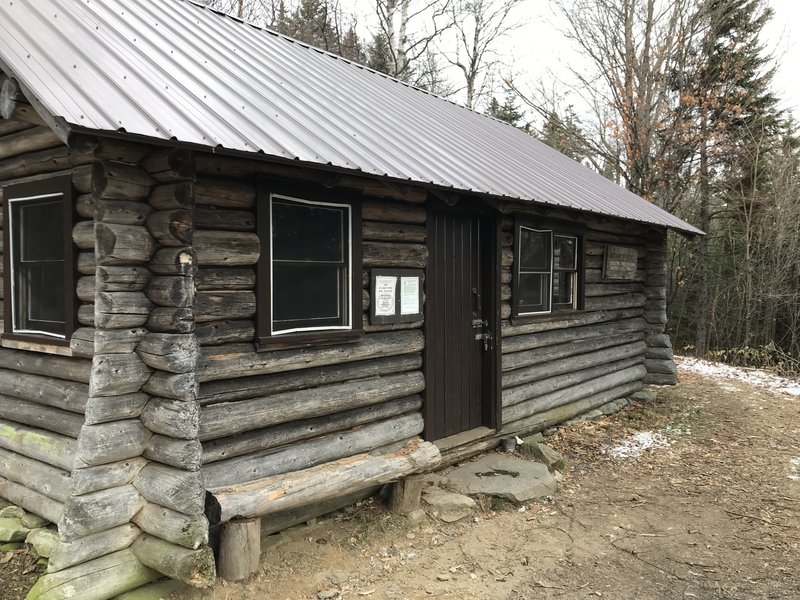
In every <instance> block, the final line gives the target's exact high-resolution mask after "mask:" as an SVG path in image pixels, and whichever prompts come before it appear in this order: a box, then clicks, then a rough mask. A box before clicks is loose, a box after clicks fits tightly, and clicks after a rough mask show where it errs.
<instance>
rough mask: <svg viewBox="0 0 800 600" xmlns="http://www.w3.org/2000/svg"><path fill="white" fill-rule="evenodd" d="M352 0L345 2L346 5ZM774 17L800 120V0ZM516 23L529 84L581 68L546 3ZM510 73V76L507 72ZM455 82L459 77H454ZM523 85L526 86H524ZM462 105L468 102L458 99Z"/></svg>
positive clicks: (509, 57)
mask: <svg viewBox="0 0 800 600" xmlns="http://www.w3.org/2000/svg"><path fill="white" fill-rule="evenodd" d="M352 1H354V2H355V3H356V5H357V6H358V7H359V12H360V15H361V18H360V20H361V21H362V22H364V23H369V22H372V19H373V18H374V17H373V14H372V12H371V9H370V6H371V2H370V1H369V0H352ZM347 3H348V0H343V5H345V6H346V4H347ZM769 3H770V5H771V6H772V7H773V9H774V10H775V16H774V18H773V20H772V22H771V23H770V24H769V25H768V28H767V29H766V31H765V39H764V42H765V44H766V45H767V48H768V50H769V51H770V52H772V54H773V55H774V57H775V58H776V59H777V60H778V61H779V64H780V66H779V69H778V72H777V75H776V78H775V91H776V93H777V94H778V96H779V97H780V98H781V99H782V101H783V106H784V107H785V108H788V109H791V110H792V111H793V112H794V114H795V115H796V116H798V117H800V72H799V69H800V68H799V67H798V65H800V0H769ZM516 15H517V20H520V21H524V22H525V25H524V26H523V27H520V28H518V29H517V30H515V31H513V32H512V33H510V34H509V35H508V37H507V38H506V39H505V40H503V42H502V53H503V55H504V56H503V61H504V63H506V64H507V65H508V67H506V69H505V70H506V71H508V70H511V71H512V72H513V73H514V74H515V76H517V82H518V83H522V84H524V81H523V79H524V78H525V77H527V78H528V80H530V81H536V80H537V79H539V78H540V77H542V76H545V79H548V80H549V79H551V77H547V76H546V75H547V73H548V72H550V73H554V74H556V75H557V76H558V77H561V78H566V77H567V65H570V64H579V61H580V58H579V57H578V56H576V55H575V54H574V52H573V50H572V48H571V45H570V42H569V41H568V40H566V39H565V38H564V36H563V35H562V34H561V33H560V29H561V28H562V25H561V23H560V22H559V19H558V18H557V17H556V15H555V14H554V13H553V12H552V11H551V10H550V3H549V2H548V1H547V0H525V2H523V4H522V6H520V7H519V8H518V9H517V13H516ZM504 74H505V73H504ZM452 75H453V77H454V78H456V77H458V73H453V74H452ZM522 87H525V86H524V85H522ZM456 100H457V101H463V98H458V97H457V98H456Z"/></svg>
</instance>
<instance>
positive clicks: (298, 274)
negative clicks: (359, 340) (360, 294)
mask: <svg viewBox="0 0 800 600" xmlns="http://www.w3.org/2000/svg"><path fill="white" fill-rule="evenodd" d="M349 224H350V209H349V207H345V206H328V205H324V206H323V205H319V204H311V203H306V202H302V201H293V200H289V199H286V198H281V197H273V199H272V288H271V289H272V333H287V332H290V331H298V330H304V329H315V328H333V327H348V326H349V325H350V323H349V321H350V319H349V312H350V309H349V306H350V298H349V289H350V272H349V271H350V264H349V263H350V231H349Z"/></svg>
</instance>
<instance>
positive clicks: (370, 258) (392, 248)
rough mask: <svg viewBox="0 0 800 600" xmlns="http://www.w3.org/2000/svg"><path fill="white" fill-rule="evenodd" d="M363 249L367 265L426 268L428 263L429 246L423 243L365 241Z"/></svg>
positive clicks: (364, 263)
mask: <svg viewBox="0 0 800 600" xmlns="http://www.w3.org/2000/svg"><path fill="white" fill-rule="evenodd" d="M362 250H363V259H362V260H363V265H364V266H365V267H393V268H399V267H405V268H416V269H424V268H425V265H426V264H427V263H428V247H427V246H425V245H423V244H390V243H386V242H364V243H363V244H362Z"/></svg>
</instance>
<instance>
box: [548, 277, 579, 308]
mask: <svg viewBox="0 0 800 600" xmlns="http://www.w3.org/2000/svg"><path fill="white" fill-rule="evenodd" d="M574 281H575V277H574V274H573V273H572V272H570V271H554V272H553V304H554V305H556V304H560V305H562V307H566V306H572V305H573V298H574V296H573V290H574V284H573V282H574Z"/></svg>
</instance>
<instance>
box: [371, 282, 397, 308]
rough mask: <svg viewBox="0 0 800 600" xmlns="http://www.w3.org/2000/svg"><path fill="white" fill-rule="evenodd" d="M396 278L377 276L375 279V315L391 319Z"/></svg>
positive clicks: (394, 301)
mask: <svg viewBox="0 0 800 600" xmlns="http://www.w3.org/2000/svg"><path fill="white" fill-rule="evenodd" d="M396 289H397V277H390V276H388V275H378V276H377V277H376V278H375V300H374V302H375V315H376V316H379V317H391V316H394V314H395V310H396V309H395V305H396V296H395V294H396Z"/></svg>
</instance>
